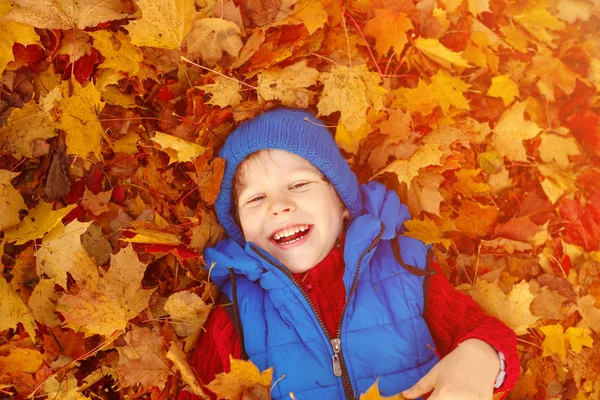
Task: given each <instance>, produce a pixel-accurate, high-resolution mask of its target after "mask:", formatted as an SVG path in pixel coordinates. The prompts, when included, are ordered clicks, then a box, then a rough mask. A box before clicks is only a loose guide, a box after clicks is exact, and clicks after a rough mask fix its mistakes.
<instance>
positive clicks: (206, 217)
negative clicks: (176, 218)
mask: <svg viewBox="0 0 600 400" xmlns="http://www.w3.org/2000/svg"><path fill="white" fill-rule="evenodd" d="M190 231H191V236H190V245H189V246H190V248H191V249H193V250H194V251H195V252H196V253H198V254H202V253H204V249H205V248H206V247H207V246H214V245H215V244H216V243H217V242H218V241H219V240H221V239H222V238H224V237H225V230H224V229H223V227H222V226H221V224H219V221H218V220H217V217H216V215H215V214H214V213H213V212H212V211H207V210H204V209H201V210H200V225H199V226H194V227H192V228H191V229H190Z"/></svg>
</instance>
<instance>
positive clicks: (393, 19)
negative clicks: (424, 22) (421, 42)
mask: <svg viewBox="0 0 600 400" xmlns="http://www.w3.org/2000/svg"><path fill="white" fill-rule="evenodd" d="M373 12H374V13H375V16H374V17H373V18H371V19H370V20H368V21H367V23H366V25H365V29H364V30H363V33H364V34H365V36H370V37H373V38H375V51H377V54H379V57H383V56H385V55H387V53H388V52H389V51H390V49H393V50H394V53H395V54H396V56H397V57H400V54H402V51H403V50H404V46H406V43H407V42H408V38H407V37H406V32H407V31H409V30H410V29H413V28H414V27H413V24H412V23H411V22H410V19H409V18H408V17H407V16H406V14H404V13H403V12H398V11H394V10H392V9H389V8H376V9H375V10H373Z"/></svg>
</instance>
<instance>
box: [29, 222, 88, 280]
mask: <svg viewBox="0 0 600 400" xmlns="http://www.w3.org/2000/svg"><path fill="white" fill-rule="evenodd" d="M91 224H92V223H91V222H79V221H78V220H74V221H72V222H71V223H70V224H68V225H67V226H63V225H62V224H60V225H58V226H57V227H55V228H54V229H52V230H51V231H50V232H49V233H48V234H47V235H45V236H44V238H43V239H42V245H41V247H40V248H39V249H38V251H37V257H36V260H37V272H38V275H41V274H46V275H48V276H49V277H50V278H54V280H55V283H56V284H57V285H59V286H61V287H62V288H64V289H67V272H68V273H69V274H71V276H72V277H73V279H75V281H76V282H78V283H82V281H84V280H87V279H94V276H89V274H88V273H87V272H85V273H81V271H82V269H81V268H77V267H76V265H75V263H76V261H77V260H78V259H79V257H78V256H77V253H83V254H86V253H85V250H84V249H83V247H82V245H81V235H83V234H84V233H85V231H86V230H87V229H88V228H89V226H90V225H91ZM90 262H91V260H90ZM91 265H93V268H92V269H95V267H96V265H95V264H94V263H93V262H92V263H91Z"/></svg>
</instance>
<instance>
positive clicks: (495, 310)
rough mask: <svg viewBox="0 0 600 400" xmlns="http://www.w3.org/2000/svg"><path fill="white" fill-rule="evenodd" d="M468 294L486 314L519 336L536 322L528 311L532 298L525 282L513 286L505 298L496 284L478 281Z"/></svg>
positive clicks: (535, 318)
mask: <svg viewBox="0 0 600 400" xmlns="http://www.w3.org/2000/svg"><path fill="white" fill-rule="evenodd" d="M469 294H470V295H471V296H472V297H473V299H474V300H475V301H476V302H477V304H479V305H480V306H481V308H483V310H484V311H485V312H486V313H487V314H489V315H491V316H494V317H497V318H499V319H500V320H501V321H502V322H504V323H505V324H507V325H508V326H509V327H510V328H511V329H513V330H514V331H515V333H516V334H517V335H519V336H520V335H525V334H526V333H527V330H528V329H529V328H531V327H533V325H534V324H535V323H536V322H537V320H538V318H537V317H535V316H533V315H532V314H531V311H529V306H530V305H531V302H532V301H533V299H534V296H533V294H531V292H530V291H529V283H527V281H522V282H520V283H518V284H516V285H514V286H513V287H512V290H511V292H510V294H509V295H508V296H507V295H505V294H504V292H503V291H502V290H501V289H500V287H499V286H498V284H497V283H489V282H487V281H484V280H483V279H478V280H477V283H476V284H475V286H474V287H473V289H471V290H469Z"/></svg>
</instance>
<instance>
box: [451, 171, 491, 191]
mask: <svg viewBox="0 0 600 400" xmlns="http://www.w3.org/2000/svg"><path fill="white" fill-rule="evenodd" d="M480 172H481V170H480V169H467V168H462V169H457V170H455V171H454V175H455V176H456V180H457V182H456V183H455V184H454V190H456V192H457V193H460V194H462V195H463V196H465V197H471V198H472V197H476V196H480V195H485V194H487V193H489V191H490V187H489V185H488V184H486V183H483V182H477V180H476V178H477V176H478V175H479V173H480Z"/></svg>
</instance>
